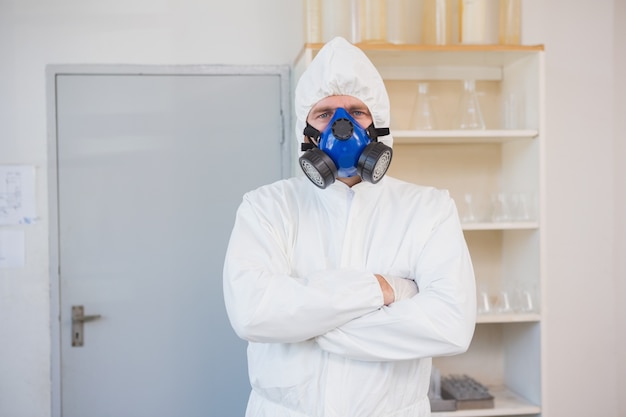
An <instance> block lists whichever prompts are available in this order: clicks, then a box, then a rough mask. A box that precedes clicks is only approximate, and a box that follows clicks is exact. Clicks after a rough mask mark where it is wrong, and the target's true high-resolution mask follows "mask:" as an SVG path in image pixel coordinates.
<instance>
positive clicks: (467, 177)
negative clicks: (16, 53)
mask: <svg viewBox="0 0 626 417" xmlns="http://www.w3.org/2000/svg"><path fill="white" fill-rule="evenodd" d="M357 46H359V47H360V48H361V49H362V50H363V51H364V52H365V53H366V54H367V55H368V57H369V58H370V59H371V60H372V62H373V63H374V65H376V66H377V68H378V69H379V72H380V73H381V75H382V77H383V79H384V81H385V84H386V86H387V90H388V92H389V96H390V102H391V114H392V121H391V126H390V127H391V133H392V135H393V137H394V157H393V158H394V159H393V162H392V164H391V167H390V169H389V175H390V176H393V177H397V178H401V179H404V180H406V181H409V182H414V183H418V184H424V185H432V186H435V187H438V188H443V189H447V190H449V192H450V195H451V196H452V197H453V198H454V200H455V202H456V204H457V207H458V208H459V214H460V216H461V218H462V222H463V230H464V233H465V237H466V240H467V243H468V246H469V249H470V253H471V255H472V262H473V264H474V269H475V273H476V280H477V289H478V291H479V294H477V297H478V296H479V295H482V293H486V294H488V296H489V297H488V298H489V299H490V301H493V303H496V302H497V299H498V297H500V296H501V295H502V293H503V292H510V293H511V294H512V293H513V291H518V290H523V291H524V293H525V294H526V295H527V296H530V297H531V298H532V307H533V309H532V310H531V311H526V310H523V311H520V309H516V308H512V309H511V310H510V311H508V312H506V313H502V312H501V313H498V312H497V309H493V310H492V311H490V312H489V313H488V314H487V313H485V314H479V315H478V318H477V326H476V331H475V335H474V339H473V341H472V344H471V346H470V348H469V350H468V351H467V352H466V353H464V354H462V355H457V356H451V357H441V358H434V359H433V365H434V366H436V367H437V368H438V369H439V370H440V372H441V374H442V375H446V374H467V375H469V376H471V377H473V378H474V379H476V380H478V381H479V382H481V383H482V384H484V385H486V386H488V387H489V388H490V392H491V393H492V394H493V395H494V396H495V407H494V408H493V409H480V410H459V411H454V412H436V413H433V415H434V416H438V417H461V416H475V417H480V416H522V415H523V416H535V417H537V416H540V415H541V378H542V369H541V362H542V361H541V351H542V349H541V345H542V315H541V311H542V309H541V305H542V304H545V300H543V299H542V297H541V287H542V281H543V280H544V279H545V278H544V276H543V275H544V272H543V270H544V268H543V266H542V259H541V250H542V249H541V248H542V247H543V244H542V239H543V235H542V227H543V222H542V211H541V202H542V201H543V199H542V193H543V176H544V175H543V168H542V164H543V141H544V140H545V138H544V137H543V133H544V131H545V129H544V128H543V123H544V122H543V94H544V92H543V88H544V87H543V65H544V64H543V60H544V58H543V55H544V52H543V49H544V48H543V46H542V45H532V46H525V45H515V46H504V45H446V46H427V45H392V44H357ZM321 47H322V45H321V44H306V45H305V47H304V49H303V51H302V53H301V54H300V55H299V56H298V58H297V60H296V63H295V67H294V72H295V73H296V76H295V77H294V78H295V79H297V78H298V75H299V73H300V72H301V71H303V70H304V68H306V66H307V65H308V64H309V63H310V61H311V60H312V59H313V57H314V56H315V54H316V53H317V52H318V51H319V49H320V48H321ZM466 79H473V80H475V82H476V86H477V91H478V92H479V94H480V95H479V101H480V105H481V109H482V111H483V117H484V119H485V124H486V129H485V130H459V129H457V128H456V126H455V112H456V110H457V105H458V101H459V97H460V94H461V91H462V85H463V84H462V82H463V80H466ZM417 82H428V83H429V93H430V94H431V95H432V97H433V108H434V110H435V116H436V118H435V120H436V122H437V123H436V127H437V129H434V130H415V129H412V127H411V123H410V121H411V113H412V111H413V108H414V105H415V99H416V97H417ZM511 96H514V97H516V100H517V105H518V106H519V109H518V110H519V111H518V113H516V116H517V119H518V120H517V121H516V124H517V125H516V126H514V128H504V123H503V111H502V105H501V103H502V102H503V101H504V98H505V97H511ZM503 195H504V196H506V198H507V199H508V198H511V199H512V198H513V197H514V196H520V195H523V196H524V200H523V201H524V202H525V206H524V207H525V209H527V210H526V211H525V212H524V213H525V215H524V216H521V217H516V216H514V215H511V218H508V219H498V221H495V219H494V212H493V207H492V203H493V201H496V200H494V199H495V198H499V196H503ZM468 196H471V198H468ZM511 201H513V200H511ZM468 202H471V203H472V204H473V212H472V215H473V218H472V221H463V218H464V217H467V214H468V209H467V207H466V206H467V204H468ZM518 214H519V213H518ZM513 307H515V306H513ZM518 307H519V306H518Z"/></svg>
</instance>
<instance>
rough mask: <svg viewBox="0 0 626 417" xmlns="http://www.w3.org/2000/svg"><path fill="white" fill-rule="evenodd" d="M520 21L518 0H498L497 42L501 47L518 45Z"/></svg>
mask: <svg viewBox="0 0 626 417" xmlns="http://www.w3.org/2000/svg"><path fill="white" fill-rule="evenodd" d="M520 20H521V2H520V0H500V27H499V33H500V35H499V42H500V43H501V44H502V45H519V43H520V26H521V24H520V23H521V22H520Z"/></svg>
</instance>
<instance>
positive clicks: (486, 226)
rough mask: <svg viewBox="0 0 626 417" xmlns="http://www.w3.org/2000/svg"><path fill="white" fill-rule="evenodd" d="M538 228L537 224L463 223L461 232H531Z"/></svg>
mask: <svg viewBox="0 0 626 417" xmlns="http://www.w3.org/2000/svg"><path fill="white" fill-rule="evenodd" d="M538 228H539V223H538V222H507V223H505V222H502V223H492V222H484V223H463V230H532V229H538Z"/></svg>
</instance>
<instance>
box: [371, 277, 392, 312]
mask: <svg viewBox="0 0 626 417" xmlns="http://www.w3.org/2000/svg"><path fill="white" fill-rule="evenodd" d="M374 275H376V279H377V280H378V284H379V285H380V289H381V291H382V292H383V299H384V301H383V302H384V303H385V305H386V306H388V305H389V304H391V303H393V302H394V301H395V294H394V293H393V288H392V287H391V285H389V283H388V282H387V280H386V279H385V278H384V277H383V276H382V275H380V274H374Z"/></svg>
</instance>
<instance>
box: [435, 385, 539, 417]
mask: <svg viewBox="0 0 626 417" xmlns="http://www.w3.org/2000/svg"><path fill="white" fill-rule="evenodd" d="M488 388H489V392H490V393H491V395H493V396H494V397H495V406H494V408H482V409H477V410H458V411H440V412H433V413H432V415H433V417H483V416H484V417H488V416H521V415H532V414H539V413H540V412H541V408H540V407H538V406H536V405H533V404H530V403H529V402H528V401H526V400H525V399H524V398H522V397H520V396H519V395H517V394H515V393H514V392H512V391H510V390H508V389H506V388H505V387H488Z"/></svg>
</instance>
